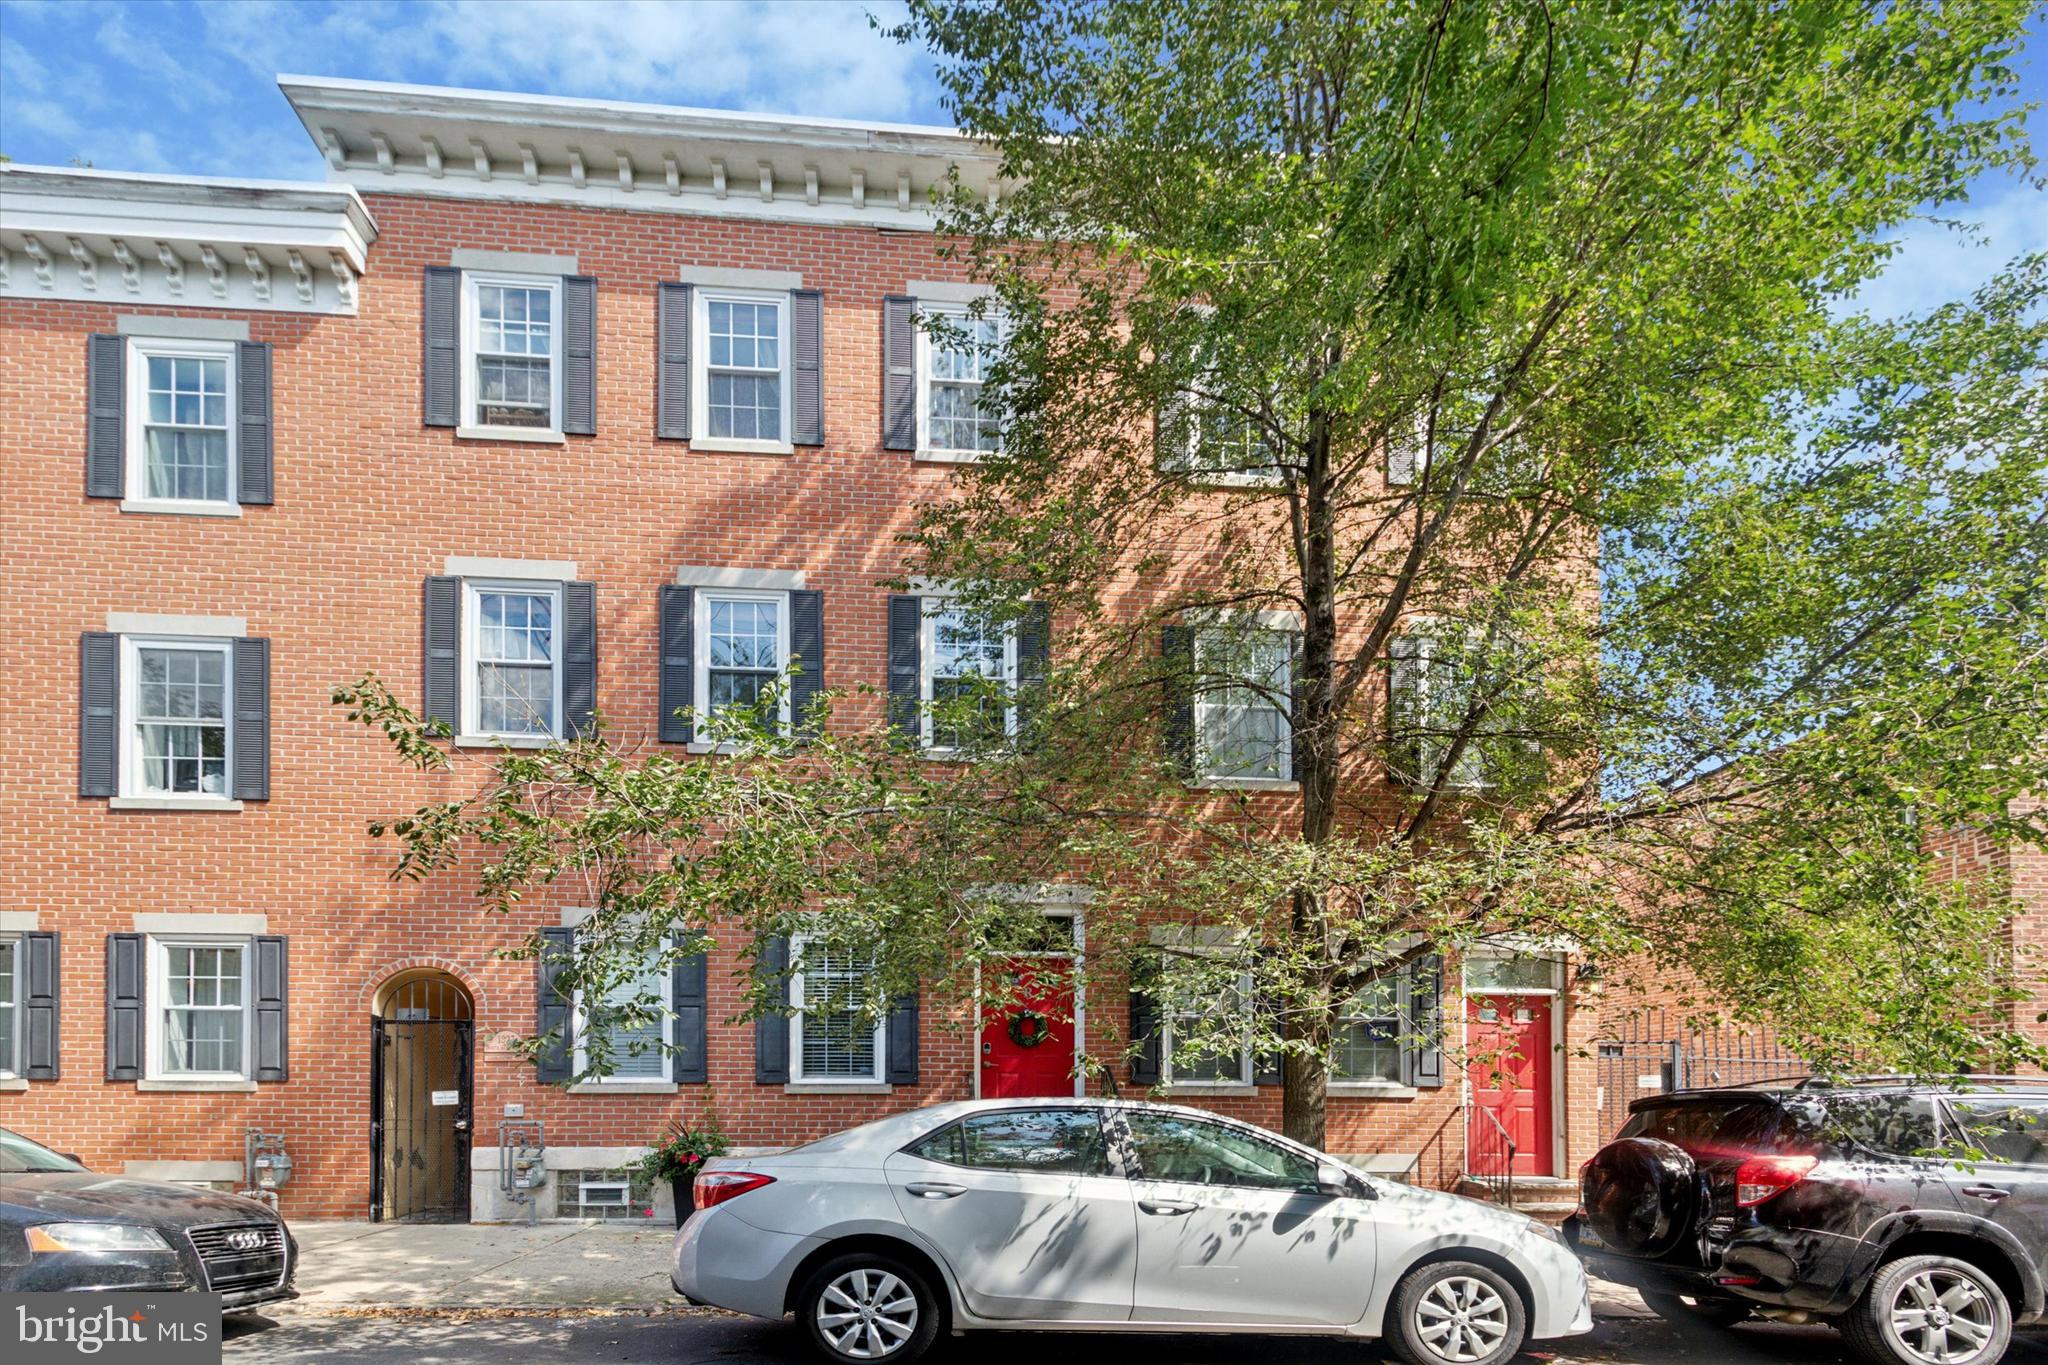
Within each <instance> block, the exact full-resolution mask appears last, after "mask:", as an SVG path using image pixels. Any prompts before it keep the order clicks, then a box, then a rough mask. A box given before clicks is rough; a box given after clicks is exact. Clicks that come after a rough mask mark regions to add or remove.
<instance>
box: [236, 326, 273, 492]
mask: <svg viewBox="0 0 2048 1365" xmlns="http://www.w3.org/2000/svg"><path fill="white" fill-rule="evenodd" d="M271 407H272V404H271V383H270V343H269V342H267V341H243V342H237V343H236V345H235V501H236V502H239V503H243V504H245V505H257V506H268V505H269V504H270V502H271V496H272V492H273V490H272V479H271V463H272V456H271V420H270V414H271Z"/></svg>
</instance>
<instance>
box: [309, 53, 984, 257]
mask: <svg viewBox="0 0 2048 1365" xmlns="http://www.w3.org/2000/svg"><path fill="white" fill-rule="evenodd" d="M277 83H278V87H279V88H280V89H281V90H282V91H283V92H284V96H285V98H286V99H287V100H288V101H289V102H290V103H291V105H292V108H293V110H294V112H296V113H297V114H298V116H299V119H300V121H301V122H302V123H303V124H304V125H305V127H306V131H307V132H308V133H309V134H310V135H311V136H312V138H313V141H314V143H315V144H316V145H317V146H319V147H320V148H321V149H322V151H323V153H324V154H325V156H326V158H327V164H328V172H329V175H330V177H331V178H332V179H334V180H337V181H343V182H346V183H348V184H350V185H353V186H355V187H356V188H357V189H360V190H363V191H366V192H369V193H380V194H410V195H429V196H437V197H451V198H467V199H490V200H518V201H526V202H545V203H566V204H580V205H584V206H587V207H595V208H632V209H639V210H643V211H651V212H666V213H692V214H712V215H718V216H722V217H733V218H751V219H760V220H773V221H783V222H810V223H827V224H844V225H861V226H870V227H892V228H907V229H914V230H927V231H928V230H930V229H931V228H932V227H933V226H934V225H935V221H936V220H935V216H934V214H933V211H932V208H931V194H932V191H933V190H934V189H935V188H938V187H942V186H944V185H945V184H946V183H947V182H948V180H949V177H950V176H951V175H952V174H953V173H955V172H956V171H957V173H958V175H959V177H960V180H961V183H962V184H964V185H966V186H968V187H970V188H972V189H973V190H975V191H976V192H977V193H984V194H988V193H995V192H997V191H998V189H999V187H998V185H997V182H996V172H997V170H998V167H999V164H1000V163H999V159H998V157H997V156H996V154H995V153H994V151H993V150H992V149H991V148H989V147H988V146H987V145H985V144H983V143H980V142H977V141H976V140H974V139H972V138H969V137H967V136H966V135H964V134H962V133H960V132H957V131H956V130H954V129H951V128H936V127H929V126H924V125H916V124H891V123H856V122H851V121H848V120H843V119H808V118H794V117H785V116H781V115H769V114H743V113H734V112H729V111H725V110H714V109H687V108H680V107H675V106H669V105H658V104H635V103H626V102H621V101H613V100H584V99H566V98H561V97H557V96H544V95H524V94H511V93H504V92H498V91H484V90H458V89H450V88H446V87H441V86H418V85H397V84H390V83H386V82H381V81H348V80H332V79H328V78H325V77H312V76H279V77H278V80H277ZM452 147H467V148H469V149H470V152H471V155H470V157H468V158H464V157H460V156H456V157H444V156H443V155H442V154H441V153H442V150H443V149H446V148H452ZM614 168H615V169H616V173H615V174H614V173H613V171H614ZM870 185H877V186H893V187H894V188H895V191H896V192H895V193H894V194H889V193H887V192H886V190H885V191H884V192H883V193H881V194H875V195H870V194H868V193H867V189H868V186H870Z"/></svg>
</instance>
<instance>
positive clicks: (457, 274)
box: [420, 265, 462, 427]
mask: <svg viewBox="0 0 2048 1365" xmlns="http://www.w3.org/2000/svg"><path fill="white" fill-rule="evenodd" d="M420 332H421V339H422V342H423V345H422V347H421V351H422V355H421V360H420V364H421V367H422V376H421V392H422V395H423V397H422V403H423V409H424V410H423V412H422V415H421V419H422V420H423V421H424V422H425V423H426V425H428V426H430V427H452V426H457V425H459V424H460V422H461V416H462V414H461V407H462V272H461V271H460V270H457V269H456V268H455V267H453V266H448V265H430V266H428V267H427V276H426V297H425V298H424V299H423V300H422V301H421V305H420Z"/></svg>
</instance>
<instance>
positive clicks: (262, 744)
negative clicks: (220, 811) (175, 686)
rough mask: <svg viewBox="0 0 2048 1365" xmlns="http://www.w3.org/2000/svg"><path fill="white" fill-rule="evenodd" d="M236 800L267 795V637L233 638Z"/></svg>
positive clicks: (258, 798)
mask: <svg viewBox="0 0 2048 1365" xmlns="http://www.w3.org/2000/svg"><path fill="white" fill-rule="evenodd" d="M234 670H235V744H234V749H235V778H234V797H235V799H236V800H237V801H268V800H269V799H270V641H268V640H260V639H259V640H237V641H235V642H234Z"/></svg>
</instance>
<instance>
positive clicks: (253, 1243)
mask: <svg viewBox="0 0 2048 1365" xmlns="http://www.w3.org/2000/svg"><path fill="white" fill-rule="evenodd" d="M268 1240H269V1238H267V1237H265V1236H264V1235H263V1234H262V1233H260V1232H255V1231H249V1232H231V1233H229V1234H228V1247H229V1249H230V1250H233V1251H261V1250H263V1244H264V1243H265V1242H266V1241H268Z"/></svg>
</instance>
